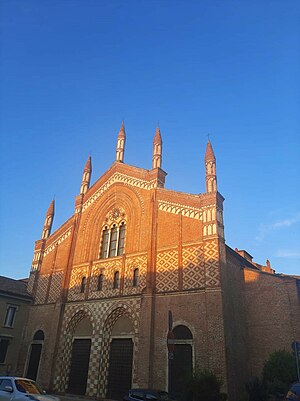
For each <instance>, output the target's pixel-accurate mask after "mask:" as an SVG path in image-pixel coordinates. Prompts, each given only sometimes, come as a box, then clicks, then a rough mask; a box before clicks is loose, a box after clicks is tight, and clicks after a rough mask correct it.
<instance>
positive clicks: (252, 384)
mask: <svg viewBox="0 0 300 401" xmlns="http://www.w3.org/2000/svg"><path fill="white" fill-rule="evenodd" d="M246 391H247V393H248V401H266V400H267V396H268V392H267V388H266V385H265V384H264V383H263V381H262V380H260V379H259V378H258V377H255V378H253V379H252V380H250V381H249V382H248V383H246Z"/></svg>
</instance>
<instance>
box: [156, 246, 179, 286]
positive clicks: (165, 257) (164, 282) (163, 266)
mask: <svg viewBox="0 0 300 401" xmlns="http://www.w3.org/2000/svg"><path fill="white" fill-rule="evenodd" d="M156 289H157V292H164V291H175V290H178V251H177V250H175V249H173V250H168V251H160V252H157V259H156Z"/></svg>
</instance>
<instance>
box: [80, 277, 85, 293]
mask: <svg viewBox="0 0 300 401" xmlns="http://www.w3.org/2000/svg"><path fill="white" fill-rule="evenodd" d="M85 287H86V277H82V280H81V286H80V292H81V293H84V292H85Z"/></svg>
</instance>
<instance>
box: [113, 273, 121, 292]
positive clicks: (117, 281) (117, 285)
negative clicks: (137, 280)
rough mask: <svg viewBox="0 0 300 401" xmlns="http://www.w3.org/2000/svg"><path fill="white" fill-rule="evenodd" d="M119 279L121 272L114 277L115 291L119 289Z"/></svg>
mask: <svg viewBox="0 0 300 401" xmlns="http://www.w3.org/2000/svg"><path fill="white" fill-rule="evenodd" d="M119 277H120V276H119V272H115V275H114V285H113V288H114V289H116V288H119V280H120V278H119Z"/></svg>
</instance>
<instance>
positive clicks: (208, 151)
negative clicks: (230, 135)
mask: <svg viewBox="0 0 300 401" xmlns="http://www.w3.org/2000/svg"><path fill="white" fill-rule="evenodd" d="M205 160H216V157H215V154H214V151H213V148H212V146H211V142H210V140H208V142H207V145H206V152H205Z"/></svg>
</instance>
